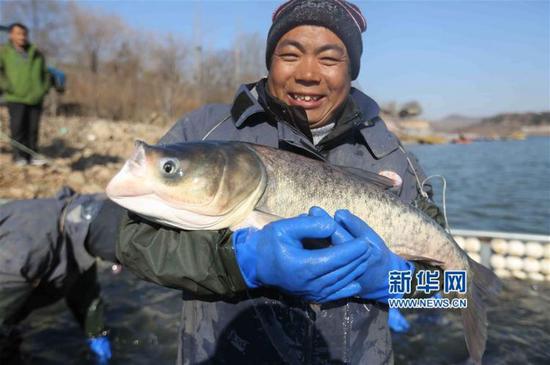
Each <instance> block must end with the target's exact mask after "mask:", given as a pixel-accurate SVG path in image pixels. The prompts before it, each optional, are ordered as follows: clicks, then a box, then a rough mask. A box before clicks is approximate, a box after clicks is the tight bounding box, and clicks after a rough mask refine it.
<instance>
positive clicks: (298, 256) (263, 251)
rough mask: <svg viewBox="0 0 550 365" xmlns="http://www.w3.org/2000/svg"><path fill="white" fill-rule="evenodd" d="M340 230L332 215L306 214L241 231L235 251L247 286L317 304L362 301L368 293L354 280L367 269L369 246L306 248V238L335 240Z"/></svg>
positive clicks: (347, 245) (351, 245)
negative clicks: (360, 296) (274, 290)
mask: <svg viewBox="0 0 550 365" xmlns="http://www.w3.org/2000/svg"><path fill="white" fill-rule="evenodd" d="M336 228H337V224H336V222H335V221H334V219H332V218H331V217H330V216H326V217H314V216H311V215H310V216H308V215H302V216H299V217H294V218H289V219H281V220H279V221H276V222H272V223H270V224H268V225H266V226H265V227H264V228H262V229H259V230H258V229H254V228H243V229H239V230H237V231H235V232H234V233H233V247H234V249H235V255H236V257H237V263H238V265H239V268H240V270H241V273H242V275H243V278H244V280H245V282H246V285H247V286H248V287H249V288H257V287H259V286H272V287H276V288H279V289H280V290H282V291H284V292H287V293H289V294H291V295H295V296H300V297H302V298H304V299H305V300H308V301H312V302H316V303H324V302H329V301H333V300H338V299H342V298H347V297H353V296H357V295H358V294H359V292H360V291H361V289H362V288H361V285H359V283H357V282H354V280H355V279H356V278H357V277H358V276H360V275H361V274H362V273H364V272H365V270H366V260H367V251H368V245H367V244H365V242H364V241H360V240H356V241H355V242H352V243H346V244H345V245H333V246H330V247H328V248H322V249H315V250H308V249H305V248H304V247H303V245H302V240H304V239H333V237H332V236H333V234H334V233H335V231H336Z"/></svg>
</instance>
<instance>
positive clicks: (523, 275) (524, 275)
mask: <svg viewBox="0 0 550 365" xmlns="http://www.w3.org/2000/svg"><path fill="white" fill-rule="evenodd" d="M512 276H513V277H515V278H516V279H520V280H525V279H527V273H525V272H524V271H520V270H516V271H512Z"/></svg>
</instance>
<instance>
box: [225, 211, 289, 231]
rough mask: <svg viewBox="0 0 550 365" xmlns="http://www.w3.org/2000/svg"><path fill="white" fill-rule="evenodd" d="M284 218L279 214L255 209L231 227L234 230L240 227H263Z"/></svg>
mask: <svg viewBox="0 0 550 365" xmlns="http://www.w3.org/2000/svg"><path fill="white" fill-rule="evenodd" d="M279 219H283V217H280V216H278V215H274V214H270V213H266V212H262V211H261V210H253V211H252V213H250V214H249V215H248V216H247V217H246V218H245V219H244V220H243V221H241V222H239V223H237V224H235V225H232V226H231V227H229V229H231V230H232V231H236V230H237V229H239V228H245V227H255V228H263V226H265V225H266V224H268V223H271V222H274V221H278V220H279Z"/></svg>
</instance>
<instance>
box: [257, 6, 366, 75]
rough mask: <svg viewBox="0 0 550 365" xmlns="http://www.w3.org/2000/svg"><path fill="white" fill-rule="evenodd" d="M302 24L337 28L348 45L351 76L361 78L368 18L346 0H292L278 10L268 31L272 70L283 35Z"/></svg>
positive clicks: (268, 66)
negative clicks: (362, 36) (273, 60)
mask: <svg viewBox="0 0 550 365" xmlns="http://www.w3.org/2000/svg"><path fill="white" fill-rule="evenodd" d="M300 25H317V26H321V27H325V28H328V29H330V30H331V31H332V32H334V34H336V35H337V36H338V37H339V38H340V39H341V40H342V42H343V43H344V44H345V45H346V49H347V51H348V55H349V58H350V67H351V78H352V80H355V79H356V78H357V76H358V75H359V68H360V65H361V53H362V52H363V41H362V39H361V33H363V32H364V31H365V30H366V29H367V21H366V19H365V18H364V17H363V14H362V13H361V10H359V8H358V7H357V6H356V5H354V4H351V3H349V2H347V1H345V0H290V1H287V2H285V3H284V4H283V5H281V6H280V7H279V8H278V9H277V10H275V12H274V13H273V23H272V24H271V28H270V29H269V33H268V35H267V47H266V54H265V61H266V65H267V69H268V70H269V68H270V67H271V57H272V56H273V51H274V50H275V47H276V46H277V43H278V42H279V39H280V38H281V37H282V36H283V35H284V34H285V33H287V32H288V31H290V30H291V29H292V28H295V27H297V26H300Z"/></svg>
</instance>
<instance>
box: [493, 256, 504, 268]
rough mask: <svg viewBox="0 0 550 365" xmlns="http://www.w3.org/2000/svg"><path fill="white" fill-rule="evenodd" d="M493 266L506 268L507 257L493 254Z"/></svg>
mask: <svg viewBox="0 0 550 365" xmlns="http://www.w3.org/2000/svg"><path fill="white" fill-rule="evenodd" d="M491 267H492V268H493V269H504V268H506V258H505V257H504V256H502V255H492V256H491Z"/></svg>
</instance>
